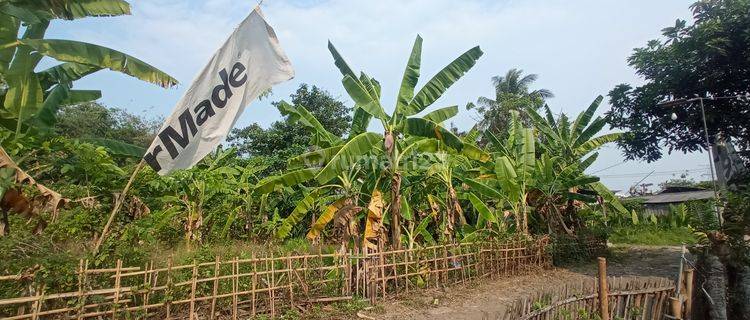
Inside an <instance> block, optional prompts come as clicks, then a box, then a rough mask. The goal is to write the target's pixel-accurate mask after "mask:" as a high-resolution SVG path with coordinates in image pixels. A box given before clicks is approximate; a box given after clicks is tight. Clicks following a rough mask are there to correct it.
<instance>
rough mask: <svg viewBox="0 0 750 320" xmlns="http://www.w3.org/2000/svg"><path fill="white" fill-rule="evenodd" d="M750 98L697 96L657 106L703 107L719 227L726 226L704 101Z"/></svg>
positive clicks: (674, 118)
mask: <svg viewBox="0 0 750 320" xmlns="http://www.w3.org/2000/svg"><path fill="white" fill-rule="evenodd" d="M748 98H750V95H738V96H726V97H710V98H703V97H700V96H698V95H696V96H695V98H691V99H677V100H672V101H664V102H660V103H658V104H656V106H658V107H672V108H673V107H675V106H679V105H684V104H689V103H692V102H695V101H698V102H699V105H700V107H701V118H702V120H703V133H704V134H705V139H706V150H707V151H708V166H709V168H710V170H711V183H712V185H713V187H714V197H715V199H716V203H715V205H714V207H715V209H716V217H717V218H718V219H719V226H721V225H723V224H724V219H723V217H722V216H721V211H720V210H719V186H718V184H717V183H716V174H715V173H714V157H713V152H712V151H711V140H710V137H709V134H708V124H707V122H706V109H705V108H704V106H703V100H705V99H708V100H719V99H748ZM672 120H677V114H676V113H674V112H672Z"/></svg>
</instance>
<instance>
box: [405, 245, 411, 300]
mask: <svg viewBox="0 0 750 320" xmlns="http://www.w3.org/2000/svg"><path fill="white" fill-rule="evenodd" d="M409 255H411V249H409V250H404V287H405V289H406V293H409V283H410V282H411V280H409V273H410V272H409V262H410V261H409V260H411V259H409Z"/></svg>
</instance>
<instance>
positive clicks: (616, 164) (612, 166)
mask: <svg viewBox="0 0 750 320" xmlns="http://www.w3.org/2000/svg"><path fill="white" fill-rule="evenodd" d="M621 164H625V161H623V162H618V163H615V164H613V165H611V166H609V167H606V168H604V169H601V170H596V171H594V172H592V173H591V174H594V173H598V172H602V171H604V170H609V169H612V168H614V167H616V166H619V165H621Z"/></svg>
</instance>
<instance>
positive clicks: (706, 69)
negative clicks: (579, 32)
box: [607, 0, 750, 161]
mask: <svg viewBox="0 0 750 320" xmlns="http://www.w3.org/2000/svg"><path fill="white" fill-rule="evenodd" d="M691 9H692V12H693V24H692V25H688V23H687V21H685V20H681V19H677V21H675V24H674V26H671V27H667V28H664V29H663V30H662V34H663V38H662V39H657V40H651V41H649V42H648V43H647V44H646V46H645V47H641V48H636V49H635V50H634V52H633V54H632V55H631V56H630V57H629V58H628V63H629V65H630V66H632V67H633V68H635V70H636V72H637V74H638V75H640V76H641V77H643V79H644V80H645V83H644V84H643V85H641V86H636V87H634V86H632V85H630V84H620V85H618V86H616V87H615V88H614V89H612V91H610V92H609V98H610V103H611V104H612V110H611V111H609V112H608V113H607V117H608V120H609V123H610V124H611V126H612V127H613V128H618V129H624V130H626V131H629V134H628V135H626V136H625V137H624V139H623V140H622V141H620V142H619V145H620V147H621V148H622V150H623V153H624V156H625V157H626V158H628V159H642V160H646V161H655V160H658V159H660V158H661V157H662V151H663V147H664V146H666V148H667V150H668V152H672V151H675V150H678V151H682V152H693V151H697V150H700V149H702V148H703V149H705V148H706V144H705V136H704V131H703V122H702V117H701V109H700V106H699V104H698V102H697V101H696V102H693V103H689V104H681V105H677V106H674V107H671V108H670V107H662V106H657V104H658V103H660V102H663V101H668V100H675V99H690V98H694V97H696V96H697V97H704V98H708V100H704V105H705V111H706V122H707V126H708V131H709V135H710V136H711V139H715V136H716V135H717V134H720V135H721V136H723V137H726V138H730V139H731V140H732V141H733V142H734V144H735V146H736V147H737V148H738V150H739V153H740V154H741V155H743V156H744V157H745V159H747V158H748V155H750V153H749V152H750V100H749V99H743V98H739V99H738V98H731V99H727V98H717V99H711V98H712V97H732V96H738V95H739V96H744V95H746V94H748V93H750V1H749V0H705V1H699V2H696V3H694V4H693V5H692V6H691ZM673 112H674V113H675V114H676V115H677V119H676V120H672V119H671V114H672V113H673ZM729 114H731V115H732V116H727V115H729Z"/></svg>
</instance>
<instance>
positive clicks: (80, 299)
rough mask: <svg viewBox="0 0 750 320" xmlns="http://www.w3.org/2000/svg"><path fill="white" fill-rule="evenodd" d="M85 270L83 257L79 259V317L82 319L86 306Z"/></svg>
mask: <svg viewBox="0 0 750 320" xmlns="http://www.w3.org/2000/svg"><path fill="white" fill-rule="evenodd" d="M84 272H85V271H84V270H83V259H79V260H78V301H77V303H78V312H77V314H76V315H77V319H79V320H80V319H81V314H82V313H83V307H84V306H85V303H83V277H84Z"/></svg>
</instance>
